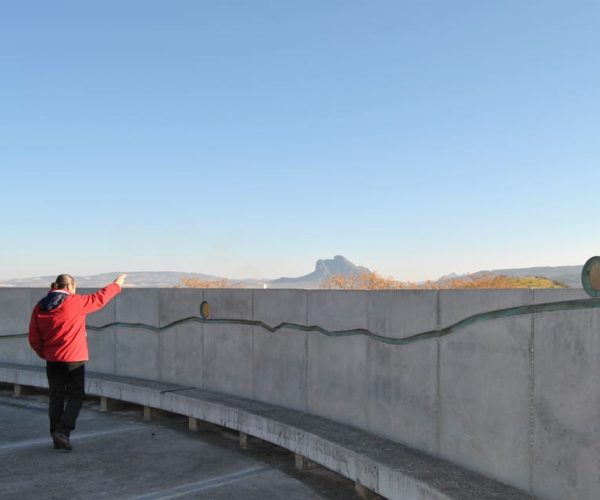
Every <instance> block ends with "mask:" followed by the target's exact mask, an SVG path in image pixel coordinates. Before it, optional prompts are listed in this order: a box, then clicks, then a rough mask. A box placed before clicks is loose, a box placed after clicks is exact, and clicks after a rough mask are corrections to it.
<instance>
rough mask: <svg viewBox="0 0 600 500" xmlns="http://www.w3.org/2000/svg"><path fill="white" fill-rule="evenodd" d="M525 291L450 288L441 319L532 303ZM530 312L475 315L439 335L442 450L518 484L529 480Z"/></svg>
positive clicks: (443, 299)
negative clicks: (478, 319) (479, 318)
mask: <svg viewBox="0 0 600 500" xmlns="http://www.w3.org/2000/svg"><path fill="white" fill-rule="evenodd" d="M532 300H533V295H532V293H531V292H530V291H528V290H523V291H516V290H510V291H506V292H505V291H486V292H481V291H474V292H471V291H445V292H441V294H440V322H441V324H442V325H443V326H447V325H449V324H451V323H454V322H456V321H458V320H460V319H463V318H464V317H467V316H470V315H472V314H476V313H479V312H485V311H490V310H494V309H500V308H506V307H511V306H516V305H523V304H528V303H531V302H532ZM531 333H532V331H531V317H530V316H528V315H526V316H520V317H513V318H506V319H496V320H490V321H485V322H482V323H477V324H474V325H471V326H469V327H466V328H464V329H462V330H459V331H457V332H455V333H453V334H450V336H448V337H444V338H443V339H442V340H441V341H440V342H441V343H440V376H439V378H440V398H441V399H440V429H439V432H440V454H441V455H442V456H444V457H446V458H448V459H450V460H454V461H456V462H458V463H460V464H463V465H465V466H467V467H470V468H472V469H474V470H477V471H481V472H483V473H486V474H488V475H491V476H493V477H495V478H497V479H500V480H504V481H508V482H510V483H511V484H515V485H517V486H518V487H521V488H524V489H527V488H529V481H530V470H529V463H530V450H529V443H530V425H529V414H530V390H531V387H530V383H529V381H530V379H531V365H530V357H529V342H530V339H531Z"/></svg>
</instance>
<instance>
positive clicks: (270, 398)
mask: <svg viewBox="0 0 600 500" xmlns="http://www.w3.org/2000/svg"><path fill="white" fill-rule="evenodd" d="M306 316H307V294H306V292H305V291H301V290H281V291H279V290H277V291H275V290H267V291H264V292H259V293H255V294H254V318H255V319H257V320H260V321H263V322H265V323H267V324H268V325H271V326H276V325H278V324H280V323H282V322H284V321H287V322H291V323H299V324H305V323H306ZM308 335H309V334H308V333H306V332H298V331H294V330H289V329H282V330H278V331H277V332H275V333H271V332H268V331H266V330H264V329H263V328H254V329H253V336H254V339H253V355H252V359H253V368H252V373H253V375H254V393H253V399H258V400H259V401H267V402H270V403H274V404H279V405H282V406H286V407H288V408H292V409H295V410H300V411H306V409H307V369H308V357H307V349H308V338H307V337H308Z"/></svg>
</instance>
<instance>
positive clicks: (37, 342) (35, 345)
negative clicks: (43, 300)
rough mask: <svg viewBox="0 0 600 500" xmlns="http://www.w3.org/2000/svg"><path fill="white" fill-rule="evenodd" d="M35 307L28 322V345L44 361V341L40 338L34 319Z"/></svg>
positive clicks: (39, 331) (40, 333)
mask: <svg viewBox="0 0 600 500" xmlns="http://www.w3.org/2000/svg"><path fill="white" fill-rule="evenodd" d="M36 312H37V307H36V308H34V309H33V312H32V313H31V319H30V320H29V336H28V340H29V345H30V346H31V348H32V349H33V350H34V351H35V352H36V354H37V355H38V356H39V357H40V358H42V359H44V339H43V338H42V332H41V330H40V327H39V325H38V323H37V317H36Z"/></svg>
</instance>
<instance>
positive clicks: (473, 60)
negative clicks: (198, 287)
mask: <svg viewBox="0 0 600 500" xmlns="http://www.w3.org/2000/svg"><path fill="white" fill-rule="evenodd" d="M599 26H600V3H598V2H596V1H589V2H584V1H567V0H565V1H552V0H538V1H527V0H502V1H500V0H498V1H481V0H472V1H460V0H456V1H452V2H449V1H446V0H439V1H427V0H423V1H410V2H409V1H400V0H391V1H378V0H370V1H353V0H339V1H338V0H335V1H334V0H331V1H328V0H315V1H311V0H298V1H293V0H289V1H281V0H272V1H264V0H252V1H247V0H238V1H226V0H223V1H221V0H213V1H201V0H194V1H178V0H171V1H151V0H139V1H127V0H119V1H108V0H103V1H102V2H81V1H80V0H77V1H71V2H65V1H60V0H54V1H52V2H49V1H46V0H40V1H28V0H20V1H18V2H16V1H3V0H0V72H1V77H0V171H1V181H0V185H1V186H2V190H1V193H2V194H1V197H0V209H1V216H0V221H1V229H2V243H1V245H0V279H7V278H17V277H28V276H37V275H46V274H48V275H53V274H58V273H60V272H70V273H72V274H77V275H82V274H94V273H98V272H108V271H142V270H171V271H194V272H205V273H210V274H218V275H222V276H227V277H230V278H236V277H256V278H261V277H262V278H274V277H279V276H282V275H285V276H298V275H301V274H305V273H308V272H310V271H311V270H312V268H313V265H314V261H315V260H316V259H318V258H331V257H333V256H334V255H336V254H342V255H344V256H345V257H347V258H348V259H350V260H351V261H353V262H354V263H356V264H359V265H363V266H367V267H369V268H371V269H373V270H377V271H379V272H380V273H381V274H383V275H386V276H394V277H395V278H397V279H402V280H418V279H428V278H437V277H439V276H441V275H443V274H447V273H450V272H469V271H478V270H482V269H492V268H502V267H527V266H534V265H569V264H582V263H583V262H584V261H585V260H586V259H587V258H588V257H590V256H592V255H596V254H599V253H600V215H599V207H598V205H597V203H596V201H598V199H599V196H598V194H599V185H600V29H598V27H599Z"/></svg>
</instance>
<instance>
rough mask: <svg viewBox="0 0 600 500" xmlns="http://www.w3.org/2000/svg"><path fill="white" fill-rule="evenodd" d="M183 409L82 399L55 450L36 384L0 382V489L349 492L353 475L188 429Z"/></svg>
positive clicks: (135, 494) (257, 444) (127, 494)
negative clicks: (145, 414)
mask: <svg viewBox="0 0 600 500" xmlns="http://www.w3.org/2000/svg"><path fill="white" fill-rule="evenodd" d="M187 425H188V422H187V418H185V417H181V416H177V415H172V414H167V413H164V412H155V413H154V415H153V421H152V422H144V421H143V420H142V410H141V409H140V408H137V407H134V406H132V405H129V406H121V407H120V408H119V409H118V410H115V411H111V412H108V413H103V412H100V411H99V405H98V401H97V400H93V399H92V400H88V401H86V403H85V405H84V408H83V409H82V412H81V415H80V418H79V420H78V426H77V430H76V431H74V433H73V435H72V439H71V442H72V444H73V447H74V450H73V451H72V452H67V451H62V450H61V451H58V450H54V449H53V447H52V442H51V440H50V437H49V435H48V430H47V428H48V422H47V396H46V395H45V394H44V392H43V391H40V392H35V393H33V394H29V395H25V396H22V397H18V398H17V397H14V396H13V389H12V386H8V385H5V386H0V498H2V499H24V498H36V499H62V498H69V499H72V500H75V499H84V498H85V499H95V498H107V499H111V500H112V499H133V498H137V499H167V498H169V499H171V498H181V499H191V498H205V499H221V498H222V499H228V500H229V499H236V498H244V499H265V498H269V499H285V500H295V499H298V500H299V499H334V500H338V499H339V500H341V499H353V498H358V496H357V494H356V492H355V490H354V484H353V483H352V482H351V481H349V480H346V479H344V478H341V477H340V476H338V475H336V474H334V473H332V472H330V471H327V470H326V469H323V468H316V469H312V470H309V471H299V470H297V469H296V468H295V467H294V457H293V455H292V454H291V453H289V452H287V451H285V450H282V449H280V448H278V447H276V446H273V445H270V444H268V443H264V442H262V441H258V440H252V441H250V443H249V448H248V449H247V450H243V449H241V448H240V447H239V442H238V437H237V435H236V434H235V433H233V432H231V431H225V430H212V431H200V432H198V433H190V432H189V431H188V430H187Z"/></svg>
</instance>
